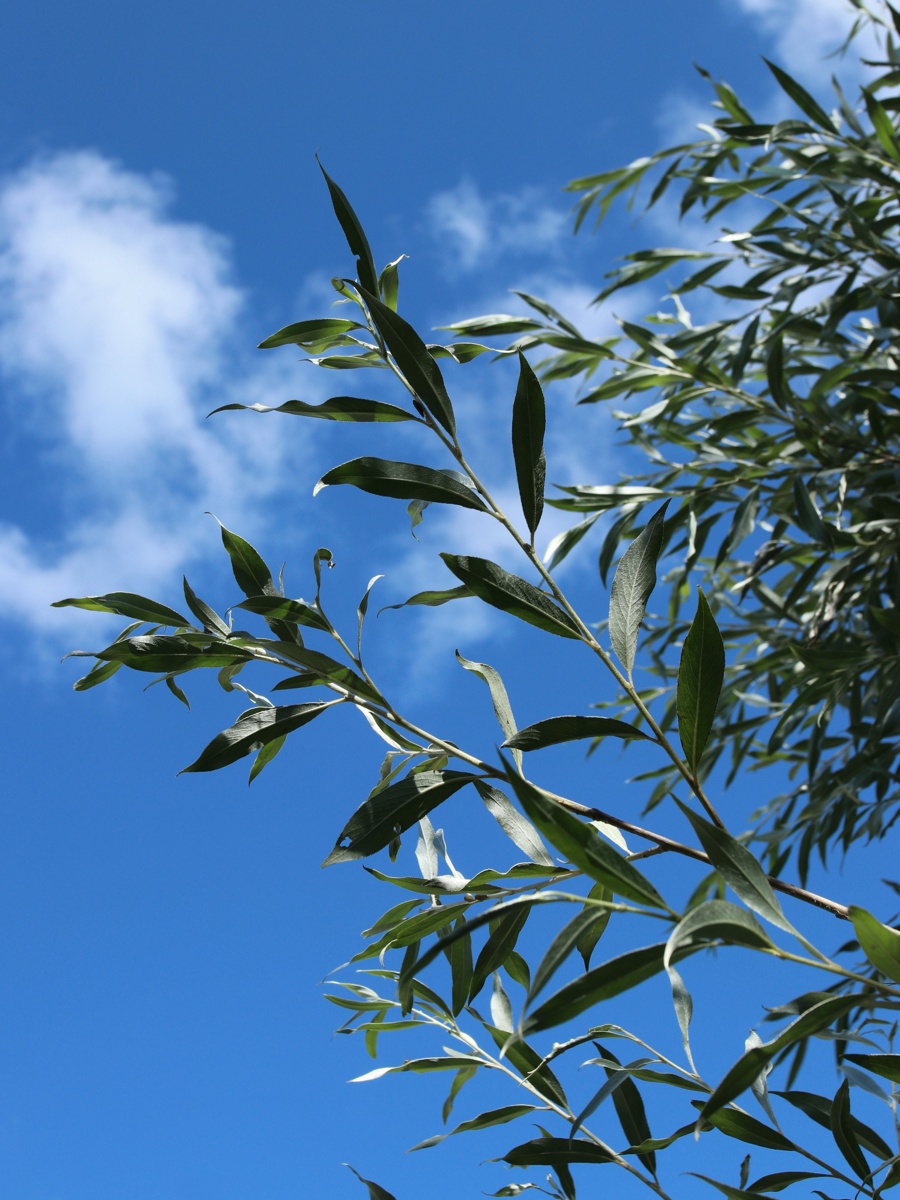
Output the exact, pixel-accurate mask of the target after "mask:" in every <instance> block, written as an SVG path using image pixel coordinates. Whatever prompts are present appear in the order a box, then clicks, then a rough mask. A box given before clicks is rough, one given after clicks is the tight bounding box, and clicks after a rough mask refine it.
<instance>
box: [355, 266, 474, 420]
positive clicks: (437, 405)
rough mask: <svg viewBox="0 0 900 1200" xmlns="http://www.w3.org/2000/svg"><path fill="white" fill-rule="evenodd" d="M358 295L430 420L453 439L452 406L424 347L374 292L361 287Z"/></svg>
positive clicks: (441, 380)
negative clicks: (427, 412) (432, 418)
mask: <svg viewBox="0 0 900 1200" xmlns="http://www.w3.org/2000/svg"><path fill="white" fill-rule="evenodd" d="M360 292H361V295H362V297H363V299H364V300H365V302H366V306H367V307H368V309H369V314H370V316H371V317H372V320H373V322H374V324H375V327H376V329H377V330H378V332H379V333H380V334H381V336H382V337H383V338H384V340H385V344H386V345H387V348H388V350H390V352H391V354H392V355H393V356H394V361H395V362H396V363H397V366H398V367H399V368H400V370H401V371H402V372H403V374H404V375H405V376H406V382H407V383H408V384H409V385H410V387H411V388H412V389H413V391H414V392H415V393H416V395H417V396H418V397H419V399H420V400H421V402H422V403H423V404H424V405H425V407H426V408H427V409H428V411H429V413H431V415H432V417H434V419H435V420H436V421H437V422H438V424H439V425H441V426H443V428H444V429H446V431H447V432H448V433H449V434H450V436H451V437H454V436H455V435H456V420H455V418H454V416H453V405H452V404H451V403H450V397H449V396H448V395H447V388H446V386H445V385H444V377H443V375H442V374H441V369H440V367H439V366H438V365H437V363H436V362H435V360H434V357H433V355H432V354H431V353H430V352H429V350H428V347H427V346H426V345H425V343H424V342H423V341H422V339H421V338H420V337H419V335H418V334H417V333H416V331H415V330H414V329H413V327H412V325H410V324H409V323H408V322H407V321H404V320H403V318H402V317H400V316H398V315H397V313H395V312H394V311H393V310H392V309H390V308H388V306H387V305H386V304H382V302H381V301H380V300H379V299H378V298H377V296H375V294H374V292H375V288H373V287H367V286H366V285H365V284H363V286H362V288H361V289H360Z"/></svg>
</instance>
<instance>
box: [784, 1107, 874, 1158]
mask: <svg viewBox="0 0 900 1200" xmlns="http://www.w3.org/2000/svg"><path fill="white" fill-rule="evenodd" d="M773 1095H775V1096H780V1097H781V1099H782V1100H787V1102H788V1103H789V1104H792V1105H793V1106H794V1108H799V1109H800V1111H801V1112H802V1113H805V1114H806V1116H807V1117H809V1119H810V1120H811V1121H815V1123H816V1124H817V1125H821V1126H822V1128H823V1129H830V1128H831V1109H832V1102H831V1100H829V1099H828V1098H827V1097H826V1096H816V1095H815V1094H814V1093H813V1092H794V1091H791V1092H774V1093H773ZM849 1124H850V1128H851V1129H852V1130H853V1135H854V1137H855V1138H856V1140H857V1141H858V1142H859V1144H860V1145H861V1146H865V1148H866V1149H867V1150H871V1152H872V1153H873V1154H877V1155H878V1157H879V1158H880V1159H888V1158H891V1156H892V1155H893V1153H894V1152H893V1150H891V1148H890V1146H889V1145H888V1144H887V1142H886V1141H885V1140H884V1139H883V1138H882V1137H881V1136H880V1135H879V1134H877V1133H876V1132H875V1130H874V1129H870V1128H869V1127H868V1125H864V1124H863V1123H862V1121H859V1120H857V1118H856V1117H854V1116H851V1117H850V1122H849Z"/></svg>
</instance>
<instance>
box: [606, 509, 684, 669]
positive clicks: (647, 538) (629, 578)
mask: <svg viewBox="0 0 900 1200" xmlns="http://www.w3.org/2000/svg"><path fill="white" fill-rule="evenodd" d="M668 506H669V501H668V500H667V501H666V502H665V504H663V506H662V507H661V508H659V509H657V511H656V512H655V513H654V514H653V516H652V517H651V518H650V520H649V521H648V522H647V524H646V525H645V526H644V528H643V529H642V530H641V532H640V533H639V534H638V536H637V537H636V538H635V539H634V541H633V542H632V543H631V545H630V546H629V547H628V549H627V550H626V551H625V553H624V554H623V555H622V557H621V559H620V560H619V565H618V567H617V568H616V573H615V575H614V577H613V583H612V589H611V591H610V594H609V636H610V640H611V642H612V646H613V649H614V650H615V652H616V656H617V657H618V659H619V662H620V663H621V664H622V666H623V667H624V668H625V670H626V671H627V672H628V675H629V678H630V676H631V672H632V669H633V667H634V656H635V651H636V650H637V642H638V633H639V631H640V627H641V621H642V620H643V619H644V610H645V609H646V607H647V601H648V600H649V598H650V593H651V592H652V591H653V589H654V587H655V586H656V563H657V561H658V559H659V556H660V553H661V551H662V547H663V536H664V532H665V516H666V509H667V508H668Z"/></svg>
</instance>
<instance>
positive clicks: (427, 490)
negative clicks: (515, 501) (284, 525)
mask: <svg viewBox="0 0 900 1200" xmlns="http://www.w3.org/2000/svg"><path fill="white" fill-rule="evenodd" d="M340 483H349V484H351V485H352V486H353V487H357V488H359V489H360V490H361V491H363V492H370V493H371V494H372V495H373V496H392V497H393V498H394V499H396V500H425V501H427V502H428V503H429V504H458V505H460V507H462V508H474V509H476V510H477V511H479V512H487V508H486V507H485V505H484V502H483V501H482V500H481V498H480V496H478V494H477V493H476V492H474V491H473V490H472V489H471V488H470V487H469V485H468V484H467V483H466V482H464V479H463V477H462V476H461V475H459V474H458V473H457V472H455V471H440V470H435V469H434V468H433V467H422V466H419V465H418V464H416V463H405V462H393V461H391V460H390V459H386V458H369V457H366V458H354V459H352V460H351V461H350V462H345V463H342V464H341V465H340V466H339V467H334V468H333V469H332V470H330V471H328V472H326V474H324V475H323V476H322V478H321V479H320V480H319V482H318V483H317V484H316V486H315V488H314V490H313V495H318V493H319V492H320V491H321V490H322V489H323V488H326V487H330V486H332V485H334V484H340Z"/></svg>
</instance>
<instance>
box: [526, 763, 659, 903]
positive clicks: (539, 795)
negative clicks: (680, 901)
mask: <svg viewBox="0 0 900 1200" xmlns="http://www.w3.org/2000/svg"><path fill="white" fill-rule="evenodd" d="M507 778H508V780H509V783H510V786H511V787H512V788H513V790H514V791H515V793H516V796H517V798H518V800H519V803H520V804H521V805H522V807H523V808H524V810H525V812H526V814H527V816H528V817H530V819H531V820H532V821H533V822H534V824H535V825H536V826H537V828H538V829H539V831H540V832H541V833H542V834H543V835H544V837H545V838H546V839H547V841H548V842H551V843H552V844H553V845H554V846H555V847H556V849H557V850H559V852H560V853H561V854H563V855H564V856H565V857H566V858H567V859H568V860H569V862H571V863H573V864H574V866H576V867H578V868H579V870H582V871H584V873H585V874H586V875H589V876H590V878H591V879H595V880H596V881H597V882H598V883H603V884H605V885H606V886H607V887H608V888H610V889H611V890H612V891H613V892H615V893H616V894H617V895H619V896H621V897H622V898H623V899H625V900H633V901H635V902H636V903H638V904H647V905H649V906H650V907H651V908H662V909H668V905H667V904H666V902H665V900H663V898H662V896H661V895H660V894H659V892H658V891H657V890H656V888H655V887H654V886H653V884H652V883H651V882H650V880H649V879H647V878H646V877H645V876H644V875H642V874H641V872H640V871H639V870H638V869H637V867H635V866H634V865H633V864H632V863H630V862H628V860H627V859H626V858H623V856H622V855H621V854H619V852H618V851H617V850H616V849H615V848H614V847H613V846H611V845H610V844H609V843H608V842H607V841H605V840H604V839H603V838H601V837H600V835H599V834H598V833H597V831H596V830H595V829H593V828H592V827H591V826H590V825H588V824H586V823H585V822H584V821H581V820H579V819H578V817H576V816H573V815H572V813H569V812H566V810H565V809H564V808H563V807H562V806H561V805H560V804H558V803H557V802H556V801H555V800H553V799H551V798H550V796H548V795H547V793H546V792H544V791H541V789H540V788H537V787H535V786H534V784H533V783H529V782H528V780H526V779H522V778H521V777H520V776H518V775H517V774H516V773H515V772H514V771H512V770H509V769H507Z"/></svg>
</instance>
